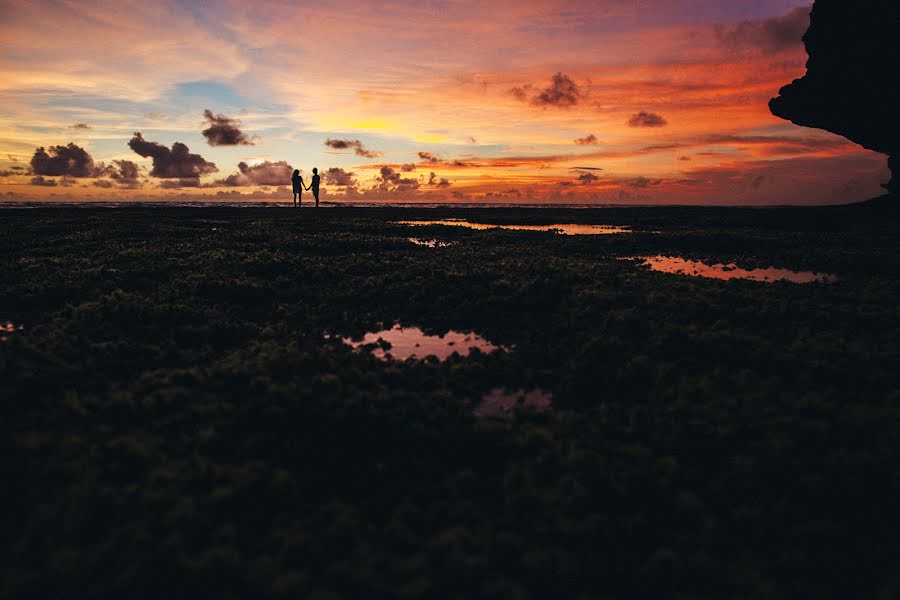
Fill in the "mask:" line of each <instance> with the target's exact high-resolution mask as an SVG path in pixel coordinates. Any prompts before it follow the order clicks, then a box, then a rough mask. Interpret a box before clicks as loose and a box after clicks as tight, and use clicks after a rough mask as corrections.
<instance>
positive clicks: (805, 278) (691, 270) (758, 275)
mask: <svg viewBox="0 0 900 600" xmlns="http://www.w3.org/2000/svg"><path fill="white" fill-rule="evenodd" d="M634 258H636V259H640V260H643V261H644V262H643V264H644V265H646V266H649V267H650V268H651V269H652V270H654V271H661V272H663V273H675V274H678V275H690V276H693V277H707V278H710V279H723V280H728V279H749V280H751V281H766V282H770V283H771V282H774V281H790V282H792V283H815V282H822V283H832V282H834V281H836V280H837V277H835V276H834V275H829V274H827V273H815V272H813V271H793V270H791V269H778V268H774V267H769V268H765V269H741V268H739V267H737V266H736V265H735V264H734V263H729V264H723V263H715V264H712V265H710V264H706V263H703V262H700V261H698V260H688V259H684V258H680V257H677V256H661V255H659V256H637V257H634Z"/></svg>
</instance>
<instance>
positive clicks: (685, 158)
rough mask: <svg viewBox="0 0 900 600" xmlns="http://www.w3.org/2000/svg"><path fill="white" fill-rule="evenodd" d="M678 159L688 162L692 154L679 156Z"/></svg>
mask: <svg viewBox="0 0 900 600" xmlns="http://www.w3.org/2000/svg"><path fill="white" fill-rule="evenodd" d="M678 160H680V161H682V162H688V161H690V160H691V157H690V156H687V155H684V156H679V157H678Z"/></svg>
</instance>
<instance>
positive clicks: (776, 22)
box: [715, 6, 809, 54]
mask: <svg viewBox="0 0 900 600" xmlns="http://www.w3.org/2000/svg"><path fill="white" fill-rule="evenodd" d="M807 27H809V7H808V6H804V7H800V8H795V9H794V10H792V11H791V12H789V13H788V14H786V15H784V16H782V17H774V18H771V19H765V20H763V21H741V22H740V23H736V24H733V25H719V26H717V27H716V29H715V31H716V37H717V38H718V40H719V42H720V43H721V44H722V45H723V46H725V47H726V48H728V49H729V50H731V51H737V50H755V51H759V52H762V53H764V54H777V53H778V52H781V51H783V50H790V49H794V48H798V47H800V44H801V40H802V38H803V34H804V32H806V29H807Z"/></svg>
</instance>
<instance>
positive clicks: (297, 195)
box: [291, 169, 319, 207]
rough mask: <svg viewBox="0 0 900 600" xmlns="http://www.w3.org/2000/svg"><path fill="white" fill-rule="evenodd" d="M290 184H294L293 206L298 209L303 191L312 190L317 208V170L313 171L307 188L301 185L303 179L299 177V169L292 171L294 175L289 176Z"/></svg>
mask: <svg viewBox="0 0 900 600" xmlns="http://www.w3.org/2000/svg"><path fill="white" fill-rule="evenodd" d="M291 183H293V184H294V206H297V207H299V206H300V201H301V197H302V196H303V190H307V191H309V190H312V193H313V196H314V197H315V199H316V207H318V206H319V170H318V169H313V176H312V181H310V182H309V187H306V186H305V185H304V183H303V178H302V177H301V176H300V169H294V174H293V175H292V176H291Z"/></svg>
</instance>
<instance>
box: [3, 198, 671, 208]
mask: <svg viewBox="0 0 900 600" xmlns="http://www.w3.org/2000/svg"><path fill="white" fill-rule="evenodd" d="M645 206H646V207H649V206H656V205H651V204H646V205H644V204H557V203H535V202H518V203H510V202H320V203H319V208H451V209H453V208H572V209H579V208H581V209H588V208H626V207H628V208H634V207H645ZM63 207H65V208H172V207H189V208H216V207H218V208H293V203H292V202H290V201H287V202H264V201H257V202H187V201H176V200H172V201H161V202H128V201H125V202H113V201H106V202H104V201H93V202H91V201H88V202H77V201H36V202H2V201H0V209H4V208H63ZM303 208H313V204H312V203H311V202H304V203H303Z"/></svg>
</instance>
